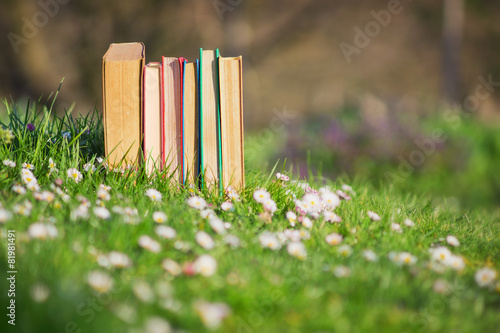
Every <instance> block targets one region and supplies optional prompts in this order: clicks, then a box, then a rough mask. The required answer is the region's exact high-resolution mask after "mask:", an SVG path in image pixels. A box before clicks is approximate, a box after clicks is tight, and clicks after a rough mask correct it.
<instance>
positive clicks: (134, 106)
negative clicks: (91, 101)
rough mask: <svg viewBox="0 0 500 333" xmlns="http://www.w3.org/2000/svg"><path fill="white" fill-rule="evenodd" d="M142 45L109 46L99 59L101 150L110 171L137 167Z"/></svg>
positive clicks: (139, 146)
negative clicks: (103, 152)
mask: <svg viewBox="0 0 500 333" xmlns="http://www.w3.org/2000/svg"><path fill="white" fill-rule="evenodd" d="M144 62H145V57H144V44H142V43H119V44H115V43H114V44H111V45H110V46H109V49H108V51H107V52H106V54H105V55H104V56H103V58H102V81H103V125H104V150H105V154H106V157H107V162H108V164H109V165H110V166H112V167H120V166H125V165H131V164H134V163H137V162H138V160H139V158H140V151H141V146H142V142H141V140H142V137H141V135H142V133H141V132H142V80H143V75H142V71H143V68H144Z"/></svg>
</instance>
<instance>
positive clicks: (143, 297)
mask: <svg viewBox="0 0 500 333" xmlns="http://www.w3.org/2000/svg"><path fill="white" fill-rule="evenodd" d="M132 291H133V292H134V295H135V297H137V299H138V300H140V301H141V302H143V303H148V304H151V303H153V302H154V300H155V294H154V292H153V289H152V288H151V286H150V285H149V283H147V282H146V281H142V280H138V281H135V282H134V284H133V285H132Z"/></svg>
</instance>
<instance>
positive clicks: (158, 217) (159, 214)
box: [153, 212, 167, 223]
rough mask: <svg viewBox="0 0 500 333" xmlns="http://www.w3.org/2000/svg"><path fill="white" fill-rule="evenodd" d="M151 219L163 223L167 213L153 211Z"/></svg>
mask: <svg viewBox="0 0 500 333" xmlns="http://www.w3.org/2000/svg"><path fill="white" fill-rule="evenodd" d="M153 221H155V222H156V223H165V222H166V221H167V214H165V213H164V212H154V213H153Z"/></svg>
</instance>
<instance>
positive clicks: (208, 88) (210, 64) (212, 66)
mask: <svg viewBox="0 0 500 333" xmlns="http://www.w3.org/2000/svg"><path fill="white" fill-rule="evenodd" d="M217 53H218V52H217V51H213V50H203V49H200V84H199V94H200V174H201V175H202V178H203V180H202V184H203V182H204V183H206V184H207V186H209V187H211V186H213V185H217V184H218V181H219V174H220V170H219V158H220V140H219V133H218V126H220V122H218V106H219V103H218V98H219V91H218V87H219V82H218V77H219V75H218V71H217V61H216V59H217Z"/></svg>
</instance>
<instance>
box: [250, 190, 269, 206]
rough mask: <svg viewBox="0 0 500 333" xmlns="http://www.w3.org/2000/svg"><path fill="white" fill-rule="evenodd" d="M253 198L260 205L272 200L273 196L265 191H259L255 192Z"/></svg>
mask: <svg viewBox="0 0 500 333" xmlns="http://www.w3.org/2000/svg"><path fill="white" fill-rule="evenodd" d="M253 198H254V200H255V201H257V202H258V203H264V202H265V201H266V200H268V199H271V195H270V194H269V192H267V191H266V190H264V189H258V190H255V192H253Z"/></svg>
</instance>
